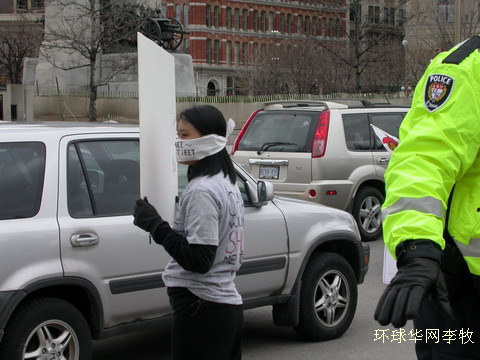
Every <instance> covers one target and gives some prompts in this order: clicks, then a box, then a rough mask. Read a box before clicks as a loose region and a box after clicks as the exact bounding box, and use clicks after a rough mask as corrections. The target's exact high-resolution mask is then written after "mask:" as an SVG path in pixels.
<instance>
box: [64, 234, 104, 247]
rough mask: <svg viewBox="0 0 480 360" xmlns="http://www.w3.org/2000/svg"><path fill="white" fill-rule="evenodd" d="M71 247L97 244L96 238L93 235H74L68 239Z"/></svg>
mask: <svg viewBox="0 0 480 360" xmlns="http://www.w3.org/2000/svg"><path fill="white" fill-rule="evenodd" d="M70 244H72V246H73V247H80V246H92V245H96V244H98V236H97V235H95V234H76V235H72V237H71V238H70Z"/></svg>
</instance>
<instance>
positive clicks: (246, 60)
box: [242, 42, 249, 66]
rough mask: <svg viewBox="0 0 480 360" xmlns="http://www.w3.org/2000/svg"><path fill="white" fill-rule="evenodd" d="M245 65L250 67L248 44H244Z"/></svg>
mask: <svg viewBox="0 0 480 360" xmlns="http://www.w3.org/2000/svg"><path fill="white" fill-rule="evenodd" d="M242 53H243V65H245V66H248V55H249V54H248V43H246V42H245V43H243V44H242Z"/></svg>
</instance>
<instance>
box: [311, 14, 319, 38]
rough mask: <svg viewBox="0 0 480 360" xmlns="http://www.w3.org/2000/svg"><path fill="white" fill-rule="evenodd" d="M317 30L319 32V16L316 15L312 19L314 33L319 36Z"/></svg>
mask: <svg viewBox="0 0 480 360" xmlns="http://www.w3.org/2000/svg"><path fill="white" fill-rule="evenodd" d="M317 32H318V19H317V17H314V18H313V21H312V35H313V36H317Z"/></svg>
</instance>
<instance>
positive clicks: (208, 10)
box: [205, 5, 212, 27]
mask: <svg viewBox="0 0 480 360" xmlns="http://www.w3.org/2000/svg"><path fill="white" fill-rule="evenodd" d="M211 11H212V9H211V7H210V5H207V6H205V25H207V27H210V26H211V22H210V16H211Z"/></svg>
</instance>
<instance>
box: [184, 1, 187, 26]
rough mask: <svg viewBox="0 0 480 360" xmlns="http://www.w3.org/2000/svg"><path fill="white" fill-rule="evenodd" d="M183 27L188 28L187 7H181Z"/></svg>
mask: <svg viewBox="0 0 480 360" xmlns="http://www.w3.org/2000/svg"><path fill="white" fill-rule="evenodd" d="M183 25H184V26H188V5H183Z"/></svg>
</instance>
